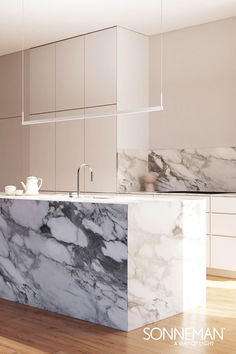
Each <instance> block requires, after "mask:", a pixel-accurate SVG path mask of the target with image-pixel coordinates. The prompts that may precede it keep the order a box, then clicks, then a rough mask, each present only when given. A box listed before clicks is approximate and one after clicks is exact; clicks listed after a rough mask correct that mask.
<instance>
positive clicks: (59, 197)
mask: <svg viewBox="0 0 236 354" xmlns="http://www.w3.org/2000/svg"><path fill="white" fill-rule="evenodd" d="M199 197H203V198H204V197H205V196H204V195H200V196H199V195H197V196H195V195H194V194H191V195H186V194H174V193H173V194H171V193H168V194H159V193H155V194H153V193H150V194H148V193H147V194H142V193H135V194H100V193H97V194H96V193H93V194H91V193H90V194H89V193H88V194H85V193H81V195H80V197H70V196H69V193H40V194H39V195H38V196H27V195H23V196H9V195H6V194H5V193H0V198H2V199H3V198H5V199H19V200H21V199H23V200H49V201H50V200H52V201H66V202H74V203H75V202H80V203H107V204H130V203H140V202H150V201H153V202H154V201H156V200H172V201H173V200H176V199H180V200H186V199H187V200H196V199H199Z"/></svg>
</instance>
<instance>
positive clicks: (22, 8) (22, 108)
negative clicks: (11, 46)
mask: <svg viewBox="0 0 236 354" xmlns="http://www.w3.org/2000/svg"><path fill="white" fill-rule="evenodd" d="M19 1H21V28H22V31H21V75H22V77H21V112H22V113H21V120H22V124H24V120H25V114H24V108H25V30H24V28H25V26H24V25H25V13H24V11H25V6H24V0H19Z"/></svg>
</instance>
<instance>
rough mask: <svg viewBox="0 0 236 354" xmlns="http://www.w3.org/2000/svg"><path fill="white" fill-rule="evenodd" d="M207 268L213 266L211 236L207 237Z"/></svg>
mask: <svg viewBox="0 0 236 354" xmlns="http://www.w3.org/2000/svg"><path fill="white" fill-rule="evenodd" d="M206 266H207V268H209V267H210V266H211V236H210V235H207V236H206Z"/></svg>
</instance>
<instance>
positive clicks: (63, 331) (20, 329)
mask: <svg viewBox="0 0 236 354" xmlns="http://www.w3.org/2000/svg"><path fill="white" fill-rule="evenodd" d="M149 327H150V328H153V327H159V328H163V327H165V328H167V329H168V328H169V329H170V328H171V327H176V328H182V327H194V328H201V327H204V328H207V327H209V328H213V327H216V328H221V327H224V328H226V329H225V335H224V340H223V341H220V340H217V341H216V342H215V344H214V346H194V347H192V346H191V345H188V346H183V347H180V346H175V345H174V344H173V342H171V341H170V340H165V341H153V340H150V341H145V340H144V339H143V338H144V334H143V329H142V328H141V329H138V330H135V331H132V332H129V333H124V332H120V331H116V330H113V329H110V328H107V327H103V326H98V325H94V324H91V323H88V322H83V321H79V320H75V319H71V318H67V317H64V316H60V315H57V314H53V313H50V312H47V311H42V310H38V309H33V308H30V307H27V306H24V305H19V304H15V303H13V302H10V301H6V300H0V354H46V353H50V354H79V353H86V354H90V353H91V354H93V353H94V354H98V353H101V354H120V353H130V354H149V353H150V354H152V353H155V354H172V353H183V354H194V353H214V354H231V353H232V354H234V353H236V280H233V279H228V278H219V277H213V276H209V277H208V278H207V306H206V307H201V308H197V309H195V310H192V311H189V312H186V313H183V314H179V315H177V316H174V317H171V318H168V319H166V320H163V321H159V322H157V323H155V324H152V325H149Z"/></svg>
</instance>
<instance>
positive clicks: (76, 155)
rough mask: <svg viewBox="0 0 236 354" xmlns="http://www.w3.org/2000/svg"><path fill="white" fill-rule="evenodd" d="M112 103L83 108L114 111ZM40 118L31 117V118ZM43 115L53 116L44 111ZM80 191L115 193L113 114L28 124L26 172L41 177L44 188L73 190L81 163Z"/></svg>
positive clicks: (92, 111) (79, 113)
mask: <svg viewBox="0 0 236 354" xmlns="http://www.w3.org/2000/svg"><path fill="white" fill-rule="evenodd" d="M115 111H116V106H115V105H111V106H106V107H96V108H89V109H86V111H85V113H86V114H87V115H90V114H98V115H99V114H104V113H115ZM82 115H83V110H73V111H64V112H60V113H57V117H66V116H68V117H70V116H82ZM37 118H40V119H42V118H43V114H40V117H37V116H34V119H37ZM45 118H53V115H51V116H50V115H49V114H46V116H45ZM84 162H85V163H88V164H89V165H91V167H92V168H93V171H94V180H93V182H91V181H90V173H89V170H88V169H83V170H81V173H80V191H81V192H83V191H86V192H116V117H99V118H87V119H81V120H74V121H70V120H68V121H63V122H57V123H46V124H39V125H31V126H30V147H29V164H30V174H31V175H36V176H37V177H42V178H43V186H42V190H44V191H55V190H56V191H76V190H77V170H78V167H79V166H80V165H81V164H82V163H84Z"/></svg>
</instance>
